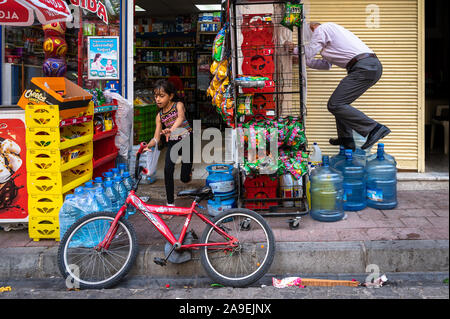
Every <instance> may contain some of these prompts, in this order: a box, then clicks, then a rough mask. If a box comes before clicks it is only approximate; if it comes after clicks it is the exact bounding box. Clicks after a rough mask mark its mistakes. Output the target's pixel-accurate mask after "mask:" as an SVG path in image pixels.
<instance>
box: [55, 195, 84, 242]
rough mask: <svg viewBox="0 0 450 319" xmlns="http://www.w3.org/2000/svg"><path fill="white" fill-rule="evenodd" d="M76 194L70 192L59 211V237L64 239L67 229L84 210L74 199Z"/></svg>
mask: <svg viewBox="0 0 450 319" xmlns="http://www.w3.org/2000/svg"><path fill="white" fill-rule="evenodd" d="M74 199H75V196H74V195H72V194H69V195H67V196H66V199H65V201H64V204H63V205H62V207H61V209H60V211H59V236H60V237H59V238H60V240H61V239H63V237H64V234H65V233H66V232H67V230H68V229H69V228H70V226H72V224H73V223H75V222H76V221H77V220H78V218H80V217H81V214H82V212H81V211H80V210H79V209H78V208H77V205H76V202H75V201H74Z"/></svg>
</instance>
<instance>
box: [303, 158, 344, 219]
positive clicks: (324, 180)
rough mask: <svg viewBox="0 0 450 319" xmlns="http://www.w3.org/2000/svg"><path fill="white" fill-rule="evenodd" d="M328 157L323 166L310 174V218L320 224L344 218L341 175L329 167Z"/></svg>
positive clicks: (324, 159) (342, 179)
mask: <svg viewBox="0 0 450 319" xmlns="http://www.w3.org/2000/svg"><path fill="white" fill-rule="evenodd" d="M329 164H330V160H329V157H328V156H324V157H323V166H322V167H318V168H316V169H315V171H314V173H313V174H311V176H310V179H311V212H310V214H311V217H312V218H313V219H315V220H318V221H321V222H336V221H339V220H341V219H342V218H344V216H345V212H344V208H343V202H342V199H343V193H344V189H343V181H344V178H343V176H342V174H341V173H340V172H339V171H337V170H336V169H334V168H331V167H330V166H329Z"/></svg>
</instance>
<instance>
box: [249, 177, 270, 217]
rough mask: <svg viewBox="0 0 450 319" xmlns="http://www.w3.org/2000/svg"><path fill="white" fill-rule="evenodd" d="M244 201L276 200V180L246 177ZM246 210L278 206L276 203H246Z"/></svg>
mask: <svg viewBox="0 0 450 319" xmlns="http://www.w3.org/2000/svg"><path fill="white" fill-rule="evenodd" d="M244 188H245V195H244V196H245V199H258V198H277V192H278V179H277V178H274V179H272V178H270V177H269V176H267V175H261V176H256V177H247V178H246V180H245V182H244ZM244 206H245V208H248V209H269V208H270V207H271V206H278V201H261V202H246V203H245V205H244Z"/></svg>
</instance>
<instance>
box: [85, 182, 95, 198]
mask: <svg viewBox="0 0 450 319" xmlns="http://www.w3.org/2000/svg"><path fill="white" fill-rule="evenodd" d="M84 191H85V192H88V193H90V194H91V195H94V191H95V186H94V181H89V182H87V183H85V184H84Z"/></svg>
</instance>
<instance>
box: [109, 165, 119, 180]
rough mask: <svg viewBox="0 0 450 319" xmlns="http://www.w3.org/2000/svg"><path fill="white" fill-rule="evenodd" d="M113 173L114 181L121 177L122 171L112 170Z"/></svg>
mask: <svg viewBox="0 0 450 319" xmlns="http://www.w3.org/2000/svg"><path fill="white" fill-rule="evenodd" d="M111 173H113V179H114V178H116V177H121V175H120V171H119V169H118V168H117V167H114V168H111Z"/></svg>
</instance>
